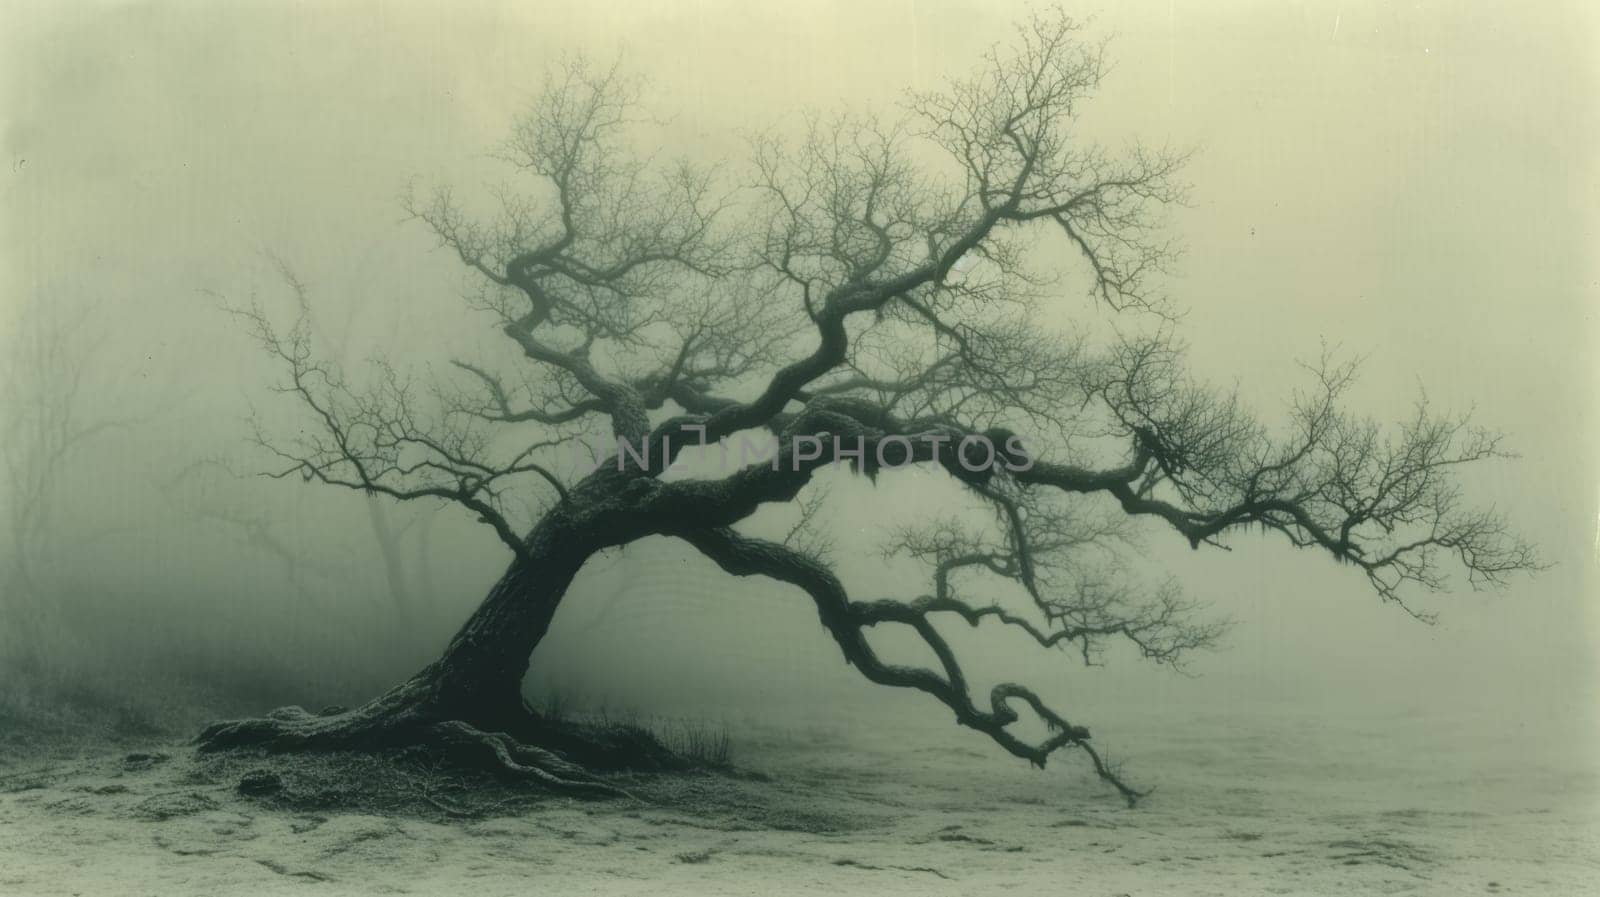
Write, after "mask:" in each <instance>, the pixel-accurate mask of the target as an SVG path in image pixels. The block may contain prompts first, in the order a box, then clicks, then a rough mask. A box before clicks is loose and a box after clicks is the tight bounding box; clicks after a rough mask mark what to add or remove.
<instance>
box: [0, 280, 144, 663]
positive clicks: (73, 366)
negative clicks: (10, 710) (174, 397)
mask: <svg viewBox="0 0 1600 897" xmlns="http://www.w3.org/2000/svg"><path fill="white" fill-rule="evenodd" d="M98 318H99V315H98V310H97V309H96V308H95V307H93V306H90V305H82V306H70V305H68V304H65V303H61V302H57V301H46V300H42V299H41V300H36V301H35V302H33V303H31V304H30V305H29V306H28V307H27V308H25V309H24V310H23V311H22V314H21V316H20V318H19V320H18V322H17V325H16V327H15V328H14V329H13V331H12V332H11V333H10V334H9V339H8V340H7V345H6V346H5V349H4V351H3V353H0V354H3V358H4V361H3V363H0V461H3V462H4V465H5V476H6V479H5V484H4V485H5V498H4V505H5V517H4V525H5V529H6V544H5V549H4V554H3V556H0V557H3V564H4V578H3V581H0V612H3V614H4V617H5V629H6V631H7V633H8V635H9V636H10V638H9V639H7V641H9V642H11V643H12V644H11V645H10V647H11V648H12V649H13V650H14V651H16V652H19V655H20V659H22V660H23V661H25V662H30V663H31V662H35V661H37V660H38V658H37V657H34V656H30V655H31V654H32V652H35V651H37V650H38V649H39V646H40V636H41V630H42V627H43V625H44V621H45V618H46V616H47V610H48V602H49V600H50V599H51V598H52V597H54V595H55V594H57V592H58V591H59V589H60V588H61V587H62V582H61V578H60V572H61V571H62V570H65V569H70V567H71V565H70V564H68V563H65V558H64V557H63V556H62V555H61V554H60V552H61V551H62V550H63V549H65V548H67V547H68V546H70V545H78V546H81V545H84V544H86V543H87V542H90V541H93V540H95V539H98V538H102V537H104V536H105V535H107V534H109V532H110V531H109V530H108V529H107V528H105V527H100V528H98V529H94V530H91V531H88V532H84V531H78V532H76V533H75V534H74V535H72V536H71V537H70V538H68V537H66V536H65V535H64V534H63V532H62V530H61V528H60V526H59V525H58V524H59V519H60V506H61V503H62V502H63V500H64V496H63V495H62V487H63V485H64V484H65V483H66V482H67V480H68V479H69V477H70V476H71V475H72V472H73V467H72V465H73V464H74V463H75V462H76V461H78V456H79V455H80V453H81V452H82V451H83V450H84V449H85V448H86V447H88V446H90V445H92V444H93V443H94V442H95V441H96V440H97V439H100V438H102V437H103V436H104V435H105V434H106V433H108V432H110V431H113V430H116V429H119V428H122V427H125V426H127V421H126V420H124V419H122V418H119V417H116V416H112V415H107V414H105V413H103V411H96V410H94V409H92V408H91V407H89V405H90V403H89V401H87V399H88V398H89V397H88V396H86V395H85V387H86V383H87V382H88V380H87V378H88V375H89V373H90V369H89V362H90V360H91V359H93V358H95V357H96V356H97V355H99V354H100V347H101V344H102V343H103V341H104V334H103V332H102V331H101V330H100V329H99V328H97V327H96V326H95V324H96V322H97V320H98Z"/></svg>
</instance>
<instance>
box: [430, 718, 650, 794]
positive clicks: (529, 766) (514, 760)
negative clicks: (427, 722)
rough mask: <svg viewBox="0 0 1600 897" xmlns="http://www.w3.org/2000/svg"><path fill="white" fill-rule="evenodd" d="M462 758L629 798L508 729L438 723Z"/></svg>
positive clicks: (569, 788)
mask: <svg viewBox="0 0 1600 897" xmlns="http://www.w3.org/2000/svg"><path fill="white" fill-rule="evenodd" d="M431 731H432V732H433V733H434V734H435V735H436V736H437V737H438V738H440V739H441V740H442V741H443V742H444V743H445V744H446V745H447V746H448V747H449V748H450V749H451V751H452V755H453V756H454V757H455V758H456V759H457V760H458V762H459V761H460V760H467V761H469V762H472V761H475V762H477V763H480V764H487V765H489V766H490V767H491V768H492V769H493V770H494V771H495V772H497V773H499V774H501V775H506V776H510V777H513V778H517V779H523V780H526V781H529V782H532V783H534V784H537V785H539V786H540V787H543V788H546V789H548V790H550V791H554V792H557V793H560V794H571V795H573V796H577V797H626V798H631V799H633V800H638V798H637V797H635V796H634V795H632V794H629V793H628V792H627V791H625V790H623V789H621V788H618V787H616V786H615V785H610V784H607V783H606V782H604V781H601V780H600V779H599V778H596V777H595V776H594V775H592V774H590V772H589V771H588V770H586V769H584V768H583V767H581V766H579V765H578V764H576V763H573V762H571V761H569V760H566V759H564V758H562V757H560V756H558V755H556V754H555V753H553V752H551V751H547V750H545V749H544V748H540V747H535V746H534V745H531V744H523V743H522V742H520V741H518V740H516V739H515V738H512V737H511V736H510V735H507V734H506V733H504V732H484V731H482V730H481V729H476V728H473V727H472V726H470V725H468V724H466V723H464V722H461V721H459V720H447V721H445V722H442V723H435V724H434V726H433V727H432V730H431Z"/></svg>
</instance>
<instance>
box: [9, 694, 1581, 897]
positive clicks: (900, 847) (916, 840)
mask: <svg viewBox="0 0 1600 897" xmlns="http://www.w3.org/2000/svg"><path fill="white" fill-rule="evenodd" d="M1491 723H1492V721H1491V720H1489V719H1487V718H1477V719H1474V718H1470V717H1462V718H1459V719H1453V720H1440V719H1436V718H1435V719H1427V720H1418V719H1415V718H1410V717H1406V716H1403V715H1401V716H1389V717H1385V718H1368V719H1345V720H1341V721H1339V722H1329V721H1327V720H1326V719H1324V718H1322V717H1320V716H1318V715H1316V714H1312V713H1294V712H1285V711H1283V710H1281V709H1278V710H1273V711H1271V712H1244V711H1239V710H1228V711H1225V712H1219V711H1216V710H1212V711H1207V712H1200V711H1197V710H1193V709H1191V710H1188V711H1170V710H1169V711H1163V712H1159V713H1158V712H1154V711H1150V712H1146V713H1144V714H1143V715H1142V716H1141V715H1138V714H1132V715H1129V717H1128V718H1126V719H1123V720H1121V721H1119V723H1118V738H1119V740H1121V741H1123V742H1126V743H1127V744H1129V745H1135V744H1137V745H1139V748H1138V750H1137V751H1130V752H1129V754H1128V756H1129V760H1130V765H1129V773H1130V775H1132V776H1134V777H1135V778H1137V779H1138V780H1139V781H1140V782H1142V783H1147V784H1148V783H1154V784H1155V785H1156V786H1157V790H1156V792H1155V793H1154V794H1153V795H1152V796H1151V797H1150V798H1149V799H1148V800H1147V801H1146V802H1145V803H1143V804H1142V805H1141V806H1140V807H1139V808H1138V809H1135V810H1129V809H1127V808H1126V807H1124V806H1123V804H1122V803H1121V802H1120V800H1118V799H1117V798H1116V797H1115V796H1114V795H1113V794H1110V793H1108V792H1107V790H1106V789H1104V788H1102V787H1101V786H1100V785H1099V784H1098V783H1096V782H1095V781H1094V780H1092V779H1091V778H1090V777H1088V776H1087V775H1086V774H1085V773H1084V771H1083V769H1082V764H1080V763H1078V762H1076V760H1075V759H1074V758H1065V757H1064V758H1062V759H1063V761H1064V762H1061V763H1059V764H1053V765H1052V768H1051V769H1049V770H1047V771H1044V772H1038V771H1034V770H1031V769H1029V768H1027V767H1026V766H1023V765H1020V764H1018V763H1016V762H1012V761H1009V760H1008V759H1007V758H1005V757H1003V756H1001V755H999V754H998V753H997V752H996V751H995V750H994V749H993V748H992V747H991V746H989V745H987V743H986V742H984V741H983V740H982V739H980V738H977V737H975V736H971V735H969V734H965V733H962V732H960V731H959V730H956V729H954V728H953V727H951V726H950V725H949V724H948V723H944V722H942V721H938V720H931V719H929V720H923V721H922V722H919V723H906V724H904V725H898V724H897V725H896V727H895V728H894V729H893V730H892V731H883V730H882V729H881V727H880V728H879V729H878V730H876V731H875V734H874V735H872V736H864V735H862V734H860V732H861V731H862V730H863V729H864V728H865V727H863V726H860V725H846V724H843V723H841V722H839V721H835V722H834V723H833V724H817V725H810V726H805V727H789V728H786V729H776V728H770V729H765V730H761V731H759V732H758V733H757V734H756V735H754V736H749V737H745V738H743V739H741V741H739V742H738V744H737V751H738V754H737V757H738V759H739V760H740V762H741V764H742V765H743V766H745V767H746V768H753V769H756V770H759V771H761V772H764V773H765V774H766V776H767V778H765V779H762V778H752V777H727V776H711V775H703V776H691V777H687V778H684V779H681V780H674V781H672V782H670V783H667V784H665V785H661V784H658V785H656V786H652V789H651V790H650V793H651V794H652V802H651V803H649V804H640V803H629V802H626V801H615V802H608V803H599V804H594V803H590V804H585V803H581V802H575V801H569V800H563V799H544V800H541V802H540V803H539V804H538V806H536V807H533V808H531V809H526V810H524V811H520V812H518V813H516V814H514V815H508V816H504V817H500V818H487V819H479V820H474V821H448V820H445V819H442V818H435V819H431V820H430V819H425V818H419V817H417V816H415V815H412V816H380V815H371V814H361V813H350V812H338V811H328V812H303V811H285V810H279V809H273V808H270V807H269V806H267V805H266V804H263V803H262V802H260V801H258V800H255V799H252V798H247V797H243V796H241V795H239V794H238V793H237V792H236V790H235V788H234V781H235V780H232V779H227V778H226V777H221V779H220V780H219V777H216V776H208V775H206V774H204V773H203V772H202V771H201V770H200V767H199V766H197V764H196V763H195V761H194V760H193V759H192V756H191V755H190V754H189V753H188V750H187V748H185V747H183V746H182V745H168V746H165V747H163V748H160V749H161V750H164V751H165V752H167V753H169V754H170V758H169V759H167V760H165V761H161V762H156V763H153V764H151V763H145V762H138V761H135V762H132V763H129V762H127V761H126V760H125V759H124V756H123V752H121V751H119V752H118V753H116V754H108V755H105V756H100V757H88V758H84V759H77V760H71V761H65V762H63V761H59V760H57V761H52V762H51V763H50V764H49V765H48V766H41V763H42V761H39V760H38V759H37V758H15V757H13V758H10V760H11V761H12V762H11V763H10V764H8V766H6V767H4V768H0V774H3V775H4V778H0V792H4V793H0V894H3V895H7V897H9V895H29V897H31V895H58V894H59V895H100V894H117V895H163V897H167V895H231V894H251V895H272V894H297V895H298V894H471V895H474V897H495V895H513V894H515V895H527V894H697V895H711V894H788V893H816V892H819V891H826V892H832V893H838V894H886V893H887V894H896V893H903V894H918V895H937V894H990V893H996V892H999V891H1001V890H1003V889H1010V890H1013V891H1014V892H1016V893H1026V894H1034V893H1039V894H1043V893H1051V894H1057V893H1071V894H1082V895H1108V897H1109V895H1148V894H1182V895H1209V894H1215V895H1252V894H1448V895H1463V894H1552V895H1568V894H1586V893H1600V825H1597V822H1600V782H1597V780H1596V776H1595V774H1594V770H1595V766H1594V765H1593V762H1592V759H1585V758H1584V757H1583V756H1582V755H1581V753H1580V752H1579V751H1577V750H1576V746H1573V749H1572V750H1566V751H1561V750H1555V751H1552V750H1550V749H1549V745H1547V744H1545V742H1544V741H1543V740H1541V741H1540V742H1539V743H1538V744H1533V743H1530V744H1527V745H1523V744H1520V743H1519V738H1521V736H1519V733H1518V732H1517V731H1516V730H1515V729H1514V728H1512V729H1506V728H1503V727H1501V728H1497V727H1495V726H1493V725H1492V724H1491ZM846 732H853V733H856V734H854V735H850V736H848V737H847V736H846V735H845V734H844V733H846ZM1530 741H1531V740H1530ZM45 770H48V771H45Z"/></svg>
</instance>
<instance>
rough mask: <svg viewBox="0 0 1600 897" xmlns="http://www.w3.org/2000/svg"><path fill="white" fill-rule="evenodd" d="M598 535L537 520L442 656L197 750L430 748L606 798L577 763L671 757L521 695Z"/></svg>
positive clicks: (237, 728) (651, 743) (637, 763)
mask: <svg viewBox="0 0 1600 897" xmlns="http://www.w3.org/2000/svg"><path fill="white" fill-rule="evenodd" d="M604 545H605V542H604V541H603V540H601V539H599V538H597V536H596V534H595V533H594V532H591V531H589V530H588V529H586V528H584V527H581V526H575V525H573V524H572V522H571V520H570V518H568V517H567V516H566V515H565V514H563V513H562V512H560V511H556V512H553V513H552V514H550V515H549V516H547V517H546V518H545V519H544V520H543V521H541V522H540V524H539V525H538V526H536V527H535V528H534V530H533V532H532V533H531V534H530V535H529V537H528V540H527V549H526V551H524V552H523V553H522V554H520V555H519V556H517V557H516V558H514V559H513V560H512V562H511V564H510V565H509V566H508V567H507V568H506V571H505V573H504V574H503V575H502V576H501V577H500V580H499V581H498V582H496V583H495V585H494V587H493V588H492V589H490V590H489V593H488V595H487V596H485V597H484V599H483V602H482V603H481V604H479V606H478V609H477V610H476V611H474V612H473V614H472V616H471V617H469V618H468V619H467V621H466V623H465V624H464V625H463V626H462V627H461V629H460V630H459V631H458V632H457V633H456V635H455V637H454V638H452V639H451V640H450V643H449V645H448V646H447V647H446V648H445V650H444V653H443V654H442V655H441V656H440V657H439V658H438V659H437V660H435V661H433V662H432V663H430V664H428V665H427V666H426V667H424V668H423V669H422V670H421V671H419V672H418V673H417V674H416V675H414V676H412V677H411V678H410V679H408V680H407V681H406V682H404V683H402V684H401V685H399V686H397V687H395V688H393V689H390V690H389V691H388V692H386V693H384V694H383V695H381V696H379V697H377V698H375V699H373V700H372V701H369V702H368V703H366V704H364V705H362V706H360V707H357V708H355V709H353V710H345V709H342V708H329V709H327V710H324V711H323V712H322V713H320V714H313V713H309V712H307V711H305V710H304V709H302V708H299V707H286V708H281V709H279V710H276V711H273V712H272V713H270V714H268V715H267V716H266V717H264V718H260V719H246V720H231V721H225V722H219V723H215V724H213V725H211V726H210V727H208V728H207V729H206V730H205V731H204V732H202V733H201V734H200V737H199V746H200V749H201V750H206V751H214V750H225V749H231V748H247V747H261V748H266V749H268V750H372V749H383V748H389V747H409V746H418V745H421V746H424V747H435V748H439V749H442V750H445V751H447V752H449V753H452V754H456V755H458V756H461V757H463V758H466V759H468V760H470V762H472V763H474V764H477V765H488V766H490V767H492V768H494V769H496V770H498V771H500V772H504V773H509V774H511V775H513V776H514V777H517V778H522V779H529V780H534V781H536V782H538V783H539V784H541V785H544V786H546V787H551V788H554V789H556V790H566V791H576V792H582V793H600V794H605V793H616V790H615V789H612V788H610V786H607V785H605V784H604V783H602V782H599V781H598V780H596V779H593V778H592V777H589V776H588V774H587V772H586V771H585V769H586V768H595V769H617V768H649V769H655V768H662V767H664V766H669V765H673V764H674V763H675V762H676V761H675V760H674V758H673V757H672V756H671V755H670V753H669V752H668V751H666V749H665V748H663V747H662V746H661V744H660V743H659V742H657V741H656V740H655V739H654V738H653V737H652V736H650V735H649V734H648V733H647V732H644V731H642V730H638V729H632V728H606V727H599V726H592V725H584V724H579V723H572V722H569V721H563V720H553V719H542V718H540V717H539V716H538V715H537V714H536V713H534V712H533V711H532V710H531V709H530V708H528V706H527V704H526V702H525V701H524V700H523V698H522V680H523V677H524V676H525V675H526V674H527V671H528V664H529V662H530V660H531V657H532V654H533V651H534V649H535V648H537V647H538V645H539V642H540V641H541V640H542V639H543V638H544V636H545V633H546V632H548V631H549V629H550V622H551V620H552V619H553V618H554V616H555V612H556V609H557V608H558V607H559V606H560V604H561V599H562V598H563V597H564V596H565V594H566V591H567V588H568V587H569V586H570V585H571V584H572V580H573V578H574V577H575V576H577V573H578V571H579V570H580V569H581V568H582V567H583V564H584V563H585V562H586V561H587V560H588V558H589V557H590V556H591V555H593V554H594V553H595V552H596V551H598V550H599V549H600V548H603V547H604Z"/></svg>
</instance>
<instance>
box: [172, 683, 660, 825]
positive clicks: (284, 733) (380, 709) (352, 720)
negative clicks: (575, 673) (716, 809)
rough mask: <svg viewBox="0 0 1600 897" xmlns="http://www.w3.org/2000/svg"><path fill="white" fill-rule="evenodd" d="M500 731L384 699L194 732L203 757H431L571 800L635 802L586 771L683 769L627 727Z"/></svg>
mask: <svg viewBox="0 0 1600 897" xmlns="http://www.w3.org/2000/svg"><path fill="white" fill-rule="evenodd" d="M505 722H507V723H508V725H506V726H505V727H504V730H503V729H502V728H501V727H498V726H496V727H484V726H480V725H474V724H473V723H471V722H467V721H466V720H462V719H441V718H439V715H436V714H431V713H426V712H423V711H421V710H418V709H414V708H407V707H406V706H405V705H404V704H400V703H397V702H396V701H395V700H394V693H391V694H390V695H385V696H384V697H382V698H379V699H377V700H375V701H373V702H372V703H371V704H368V705H366V706H364V707H360V708H357V709H355V710H337V709H335V710H333V711H331V712H329V713H327V714H322V715H319V714H313V713H309V712H307V711H306V710H304V709H303V708H300V707H283V708H279V709H278V710H274V711H272V712H271V713H269V714H268V715H267V716H265V717H262V718H259V719H244V720H228V721H224V722H219V723H214V724H212V725H211V726H209V727H207V728H206V729H205V731H203V732H201V733H200V736H199V738H198V739H197V740H196V741H197V746H198V747H199V749H200V750H201V751H203V752H214V751H224V750H233V749H249V748H257V749H264V750H267V751H273V752H283V751H382V750H390V749H395V748H402V749H405V750H407V751H408V752H419V753H423V754H434V755H437V756H438V757H439V759H441V760H443V761H445V762H448V763H450V764H452V765H455V766H458V767H460V768H463V769H473V770H480V771H485V772H490V773H493V774H495V775H496V776H499V777H501V778H504V779H508V780H512V781H517V782H522V783H526V784H530V785H534V786H537V787H539V788H542V789H544V790H547V791H551V792H554V793H557V794H566V795H572V796H576V797H625V798H629V799H633V800H637V799H638V798H637V797H635V796H634V795H633V794H631V793H629V792H628V791H626V790H625V789H623V788H620V787H618V786H616V785H613V784H610V783H608V782H606V781H604V780H603V779H602V778H600V777H599V776H598V775H596V774H595V772H593V771H592V770H595V769H647V770H661V769H669V768H680V767H686V766H688V765H689V764H688V762H687V761H685V760H683V759H682V758H679V757H676V756H675V755H673V754H671V752H670V751H668V750H667V749H666V748H665V747H664V746H662V745H661V743H660V742H659V741H657V740H656V739H655V738H654V737H653V736H651V735H650V734H649V733H648V732H645V731H643V730H639V729H634V728H629V727H600V726H583V725H577V724H566V723H560V724H557V723H551V722H548V721H544V720H540V719H538V718H537V717H535V716H533V715H532V714H519V715H513V716H509V717H507V718H506V720H505Z"/></svg>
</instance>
